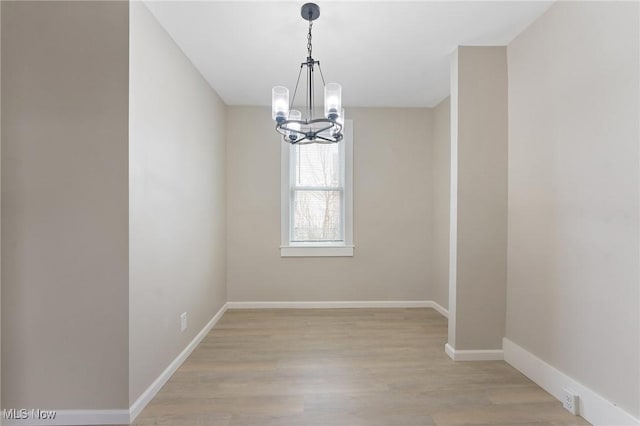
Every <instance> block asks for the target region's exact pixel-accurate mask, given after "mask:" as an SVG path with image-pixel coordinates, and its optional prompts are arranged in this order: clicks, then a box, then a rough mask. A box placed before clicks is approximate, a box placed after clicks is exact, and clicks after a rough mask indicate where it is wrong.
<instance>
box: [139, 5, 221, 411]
mask: <svg viewBox="0 0 640 426" xmlns="http://www.w3.org/2000/svg"><path fill="white" fill-rule="evenodd" d="M130 30H131V81H130V85H131V88H130V89H131V90H130V123H131V126H130V174H131V179H130V183H129V185H130V186H129V187H130V204H131V210H130V232H131V236H130V244H131V246H130V265H131V266H130V268H131V275H130V288H129V294H130V324H129V330H130V335H129V342H130V343H129V345H130V351H129V356H130V396H129V402H130V403H133V402H134V401H135V400H136V399H137V398H138V397H139V396H140V394H141V393H142V392H143V391H144V390H145V389H146V388H147V387H148V386H149V385H151V383H152V382H153V381H154V380H155V379H156V378H157V377H158V376H159V375H160V373H162V371H163V370H164V369H165V368H166V367H167V366H168V365H169V363H170V362H171V361H173V359H174V358H175V357H176V356H178V354H179V353H180V352H181V351H182V350H183V349H184V348H185V347H186V346H187V344H188V343H189V342H190V341H191V340H192V339H193V338H194V337H195V335H196V334H197V333H198V332H199V331H200V330H202V328H203V327H204V326H205V325H206V324H207V323H208V322H209V320H211V318H212V317H213V316H214V315H215V313H216V312H217V311H218V310H219V309H220V308H221V307H222V305H223V304H224V303H225V302H226V285H225V281H226V271H225V268H226V258H225V256H226V255H225V250H226V243H225V241H226V230H225V215H226V210H225V203H226V194H225V190H226V178H225V145H226V139H225V106H224V104H223V103H222V101H221V100H220V98H219V97H218V95H217V94H216V93H215V92H214V91H213V90H212V89H211V88H210V87H209V85H208V84H207V83H206V81H205V80H204V78H203V77H202V76H201V75H200V74H199V73H198V71H197V70H196V69H195V68H194V67H193V65H192V64H191V62H190V61H189V60H188V59H187V58H186V57H185V56H184V54H183V53H182V51H181V50H180V49H179V48H178V46H177V45H176V44H175V43H174V42H173V40H172V39H171V38H170V37H169V35H168V34H167V33H166V32H165V30H164V29H163V28H162V27H160V25H159V24H158V22H157V21H156V20H155V18H154V17H153V16H152V15H151V13H150V12H149V11H148V10H147V8H146V7H145V6H144V5H143V4H142V3H139V2H132V3H131V27H130ZM182 312H187V314H188V324H189V325H188V328H187V330H186V331H185V332H181V331H180V314H181V313H182Z"/></svg>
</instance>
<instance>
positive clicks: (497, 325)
mask: <svg viewBox="0 0 640 426" xmlns="http://www.w3.org/2000/svg"><path fill="white" fill-rule="evenodd" d="M453 65H454V68H455V70H454V72H453V73H452V74H453V76H452V85H455V87H452V91H451V106H452V108H451V115H452V118H451V123H452V126H455V131H454V129H452V132H451V135H452V139H451V144H452V154H451V162H452V166H451V168H452V170H453V172H454V173H455V174H456V177H455V179H452V181H453V183H454V185H453V186H452V192H451V196H452V197H455V198H456V202H455V204H456V207H455V208H453V210H452V212H453V213H452V216H451V218H452V219H451V220H452V221H454V220H455V223H454V224H455V232H454V233H452V238H453V241H452V242H451V244H452V249H453V250H454V253H455V259H454V260H453V262H452V265H453V267H455V274H452V277H451V278H452V283H451V284H452V285H451V286H450V289H449V292H450V293H449V308H450V309H451V308H453V309H451V310H450V318H451V319H452V321H450V322H449V331H450V333H449V335H450V340H449V344H450V345H451V346H452V347H453V348H454V349H456V350H485V349H489V350H491V349H502V338H503V336H504V327H505V303H506V261H507V257H506V254H507V61H506V48H505V47H468V46H461V47H459V48H458V50H457V53H456V58H455V60H454V62H453ZM454 116H455V117H454ZM453 163H455V165H454V164H453Z"/></svg>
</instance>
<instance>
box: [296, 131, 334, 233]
mask: <svg viewBox="0 0 640 426" xmlns="http://www.w3.org/2000/svg"><path fill="white" fill-rule="evenodd" d="M291 161H292V166H293V168H294V172H293V173H294V176H293V177H294V181H293V187H292V191H293V192H292V214H293V221H292V229H291V230H292V234H291V240H292V241H296V242H303V241H343V240H344V237H343V225H342V217H343V215H342V204H343V194H344V191H343V184H342V181H343V178H342V171H341V168H340V165H341V161H340V146H339V144H309V145H295V146H294V147H293V152H292V158H291Z"/></svg>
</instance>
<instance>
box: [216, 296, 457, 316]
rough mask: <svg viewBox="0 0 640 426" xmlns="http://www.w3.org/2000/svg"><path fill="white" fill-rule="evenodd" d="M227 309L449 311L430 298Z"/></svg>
mask: <svg viewBox="0 0 640 426" xmlns="http://www.w3.org/2000/svg"><path fill="white" fill-rule="evenodd" d="M227 308H228V309H340V308H433V309H435V310H436V311H438V312H439V313H440V314H441V315H443V316H444V317H448V316H449V312H448V311H447V310H446V309H445V308H443V307H442V306H441V305H439V304H438V303H437V302H434V301H432V300H350V301H322V302H227Z"/></svg>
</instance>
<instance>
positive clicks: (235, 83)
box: [145, 0, 553, 108]
mask: <svg viewBox="0 0 640 426" xmlns="http://www.w3.org/2000/svg"><path fill="white" fill-rule="evenodd" d="M145 3H146V4H147V6H148V7H149V9H150V10H151V12H152V13H153V14H154V15H155V17H156V18H157V19H158V21H159V22H160V24H161V25H162V26H163V27H164V28H165V29H166V30H167V31H168V32H169V34H170V35H171V36H172V37H173V39H174V40H175V41H176V42H177V43H178V45H179V46H180V47H181V48H182V50H183V51H184V53H185V54H186V55H187V56H188V57H189V59H191V61H192V62H193V64H194V65H195V66H196V67H197V68H198V69H199V70H200V72H201V73H202V74H203V75H204V76H205V78H206V79H207V81H208V82H209V84H210V85H211V87H213V88H214V89H215V90H216V92H218V94H219V95H220V96H221V97H222V99H223V100H224V102H225V103H226V104H228V105H270V103H271V87H272V86H275V85H283V86H286V87H288V88H289V90H290V91H291V93H293V86H295V82H296V78H297V75H298V71H299V67H300V63H301V62H303V61H304V60H305V58H306V56H307V51H306V49H307V27H308V24H307V22H306V21H304V20H303V19H302V18H301V17H300V7H301V5H302V4H303V3H304V0H302V1H286V2H284V1H278V2H276V1H265V0H263V1H149V0H148V1H146V2H145ZM317 3H318V4H319V6H320V18H319V19H318V20H316V21H315V22H314V25H313V56H314V58H315V59H317V60H320V62H321V64H322V71H323V73H324V76H325V78H326V80H327V82H339V83H341V84H342V87H343V105H345V106H346V107H347V108H348V107H350V106H376V107H381V106H389V107H432V106H435V105H437V104H438V103H439V102H440V101H441V100H442V99H444V98H445V97H447V96H448V94H449V61H450V56H451V53H452V52H453V51H454V49H455V48H456V46H458V45H474V46H489V45H506V44H508V43H509V42H510V41H511V40H513V39H514V38H515V37H516V36H517V35H518V34H519V33H520V32H522V30H524V29H525V28H526V27H527V26H528V25H529V24H531V23H532V22H533V21H534V20H535V19H536V18H538V17H539V16H540V15H541V14H543V13H544V12H545V11H546V10H547V9H548V8H549V7H550V6H551V4H552V3H553V2H549V1H497V2H489V1H466V2H452V1H411V2H405V1H318V2H317ZM317 78H318V79H319V77H317ZM303 84H304V80H301V85H303ZM319 90H320V89H319ZM319 93H321V92H319ZM301 95H302V96H301ZM303 96H304V90H302V92H301V93H300V92H299V94H298V99H303ZM318 98H321V96H319V97H318ZM296 103H297V102H296Z"/></svg>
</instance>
